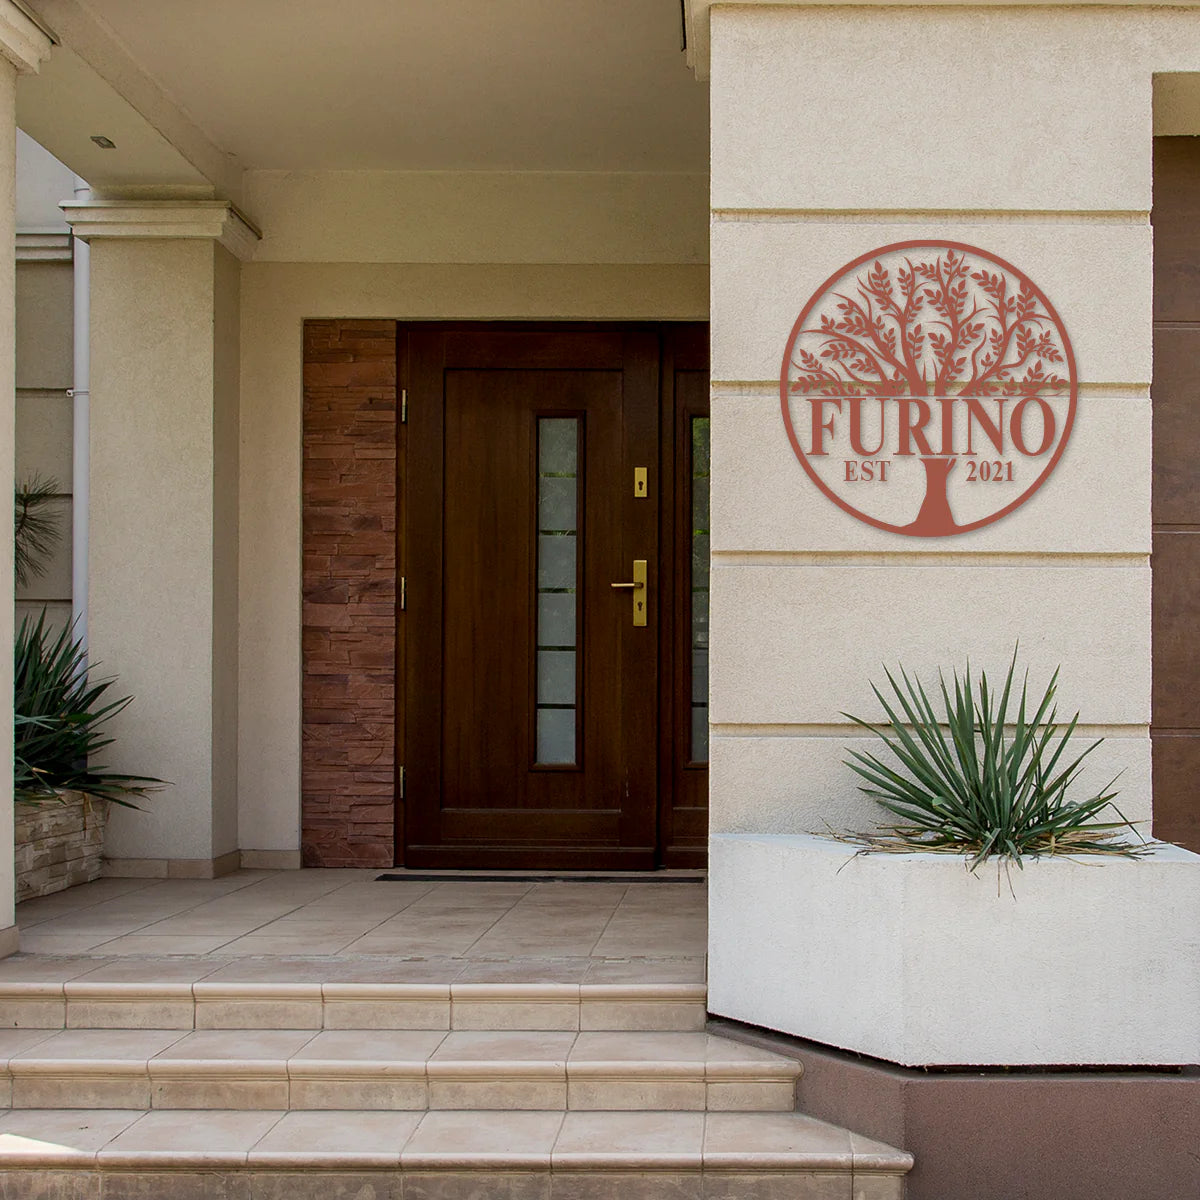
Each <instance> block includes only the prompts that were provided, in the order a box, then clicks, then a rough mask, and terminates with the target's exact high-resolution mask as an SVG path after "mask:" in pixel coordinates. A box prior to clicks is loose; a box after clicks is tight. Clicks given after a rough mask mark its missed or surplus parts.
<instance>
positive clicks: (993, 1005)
mask: <svg viewBox="0 0 1200 1200" xmlns="http://www.w3.org/2000/svg"><path fill="white" fill-rule="evenodd" d="M1010 881H1011V890H1010ZM709 910H710V928H709V957H708V998H709V1009H710V1011H712V1012H713V1013H716V1014H718V1015H720V1016H723V1017H730V1018H733V1019H735V1020H738V1021H745V1022H748V1023H750V1024H753V1025H761V1026H766V1027H767V1028H770V1029H776V1030H780V1031H782V1032H784V1033H790V1034H793V1035H795V1036H798V1037H803V1038H810V1039H812V1040H813V1041H817V1042H823V1043H825V1044H827V1045H831V1046H838V1047H841V1048H842V1049H846V1050H853V1051H857V1052H859V1053H862V1054H869V1055H871V1056H873V1057H875V1058H882V1059H887V1060H889V1061H891V1062H896V1063H901V1064H903V1065H905V1066H969V1065H1009V1066H1022V1065H1024V1066H1030V1065H1064V1066H1065V1065H1075V1064H1092V1065H1098V1064H1109V1065H1126V1066H1132V1065H1142V1064H1145V1065H1168V1064H1187V1063H1195V1062H1200V856H1197V855H1195V854H1190V853H1189V852H1188V851H1186V850H1181V849H1179V848H1178V847H1176V846H1164V847H1162V848H1160V849H1157V850H1155V851H1154V852H1153V853H1152V854H1151V855H1149V856H1148V857H1146V858H1141V859H1127V858H1111V859H1100V858H1097V857H1094V856H1093V857H1089V856H1080V857H1078V858H1042V859H1033V860H1029V861H1027V862H1026V863H1025V864H1024V869H1023V870H1022V869H1018V868H1016V867H1013V868H1011V869H1010V870H1009V872H1008V873H1007V875H1006V873H1005V871H1004V869H1003V868H1001V870H1000V872H999V876H998V875H997V868H996V865H995V863H994V862H993V863H989V864H986V865H984V866H982V867H980V869H979V871H978V872H977V873H975V874H971V873H969V872H968V871H967V870H966V869H965V867H964V863H963V860H962V859H961V858H959V857H957V856H950V855H943V854H928V853H926V854H867V855H860V856H858V857H855V850H854V847H852V846H847V845H845V844H843V843H841V842H836V841H834V840H832V839H829V838H823V837H815V836H811V835H794V836H784V835H774V836H772V835H755V834H717V835H714V836H713V837H712V839H711V844H710V854H709Z"/></svg>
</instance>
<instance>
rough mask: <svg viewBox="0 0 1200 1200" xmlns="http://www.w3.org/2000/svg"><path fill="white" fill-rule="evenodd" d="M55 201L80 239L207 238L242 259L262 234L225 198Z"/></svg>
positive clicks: (249, 255) (245, 257)
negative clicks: (58, 203)
mask: <svg viewBox="0 0 1200 1200" xmlns="http://www.w3.org/2000/svg"><path fill="white" fill-rule="evenodd" d="M59 207H60V208H61V209H62V210H63V213H64V214H65V215H66V219H67V224H68V225H70V226H71V232H72V233H74V234H75V236H76V237H77V238H79V239H81V240H82V241H85V242H90V241H92V240H94V239H95V238H211V239H212V240H213V241H215V242H219V243H220V244H221V245H222V246H224V247H225V249H226V250H228V251H229V252H230V254H232V255H234V257H235V258H239V259H242V260H243V261H245V260H246V259H248V258H250V257H251V256H252V255H253V254H254V248H255V246H257V245H258V242H259V240H260V238H261V237H262V234H261V233H259V231H258V230H257V229H255V227H254V226H253V225H251V224H250V222H249V221H248V220H247V219H246V218H245V217H243V216H242V214H241V213H240V212H238V210H237V209H236V208H234V206H233V205H232V204H230V203H229V201H227V200H85V201H82V202H76V201H68V202H67V203H65V204H62V205H60V206H59Z"/></svg>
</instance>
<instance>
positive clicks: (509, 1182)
mask: <svg viewBox="0 0 1200 1200" xmlns="http://www.w3.org/2000/svg"><path fill="white" fill-rule="evenodd" d="M911 1166H912V1159H911V1157H910V1156H909V1155H907V1154H904V1153H903V1152H901V1151H897V1150H894V1149H892V1148H891V1147H889V1146H885V1145H883V1144H882V1143H879V1142H874V1141H871V1140H869V1139H866V1138H863V1137H860V1136H859V1135H857V1134H853V1133H851V1132H849V1131H848V1130H845V1129H839V1128H838V1127H836V1126H833V1125H828V1124H825V1123H824V1122H821V1121H816V1120H813V1119H812V1118H809V1117H804V1116H801V1115H799V1114H797V1113H715V1112H710V1113H700V1112H664V1111H647V1112H638V1113H613V1112H564V1111H562V1110H549V1111H520V1112H496V1111H458V1112H445V1111H441V1112H373V1111H358V1110H351V1111H326V1112H285V1111H281V1110H261V1111H255V1112H230V1111H221V1112H216V1111H209V1112H196V1111H191V1110H187V1111H179V1110H169V1109H156V1110H153V1111H141V1110H134V1109H125V1110H115V1111H114V1110H111V1109H110V1110H87V1109H76V1110H72V1111H63V1110H49V1111H47V1110H24V1111H14V1112H12V1113H9V1114H7V1115H5V1116H3V1117H0V1195H5V1196H28V1197H36V1196H55V1197H57V1196H64V1197H65V1196H70V1197H93V1196H110V1195H111V1196H121V1197H145V1198H147V1200H148V1198H150V1197H153V1198H154V1200H229V1198H230V1197H248V1198H251V1200H328V1198H329V1197H334V1196H342V1197H351V1196H352V1197H356V1198H360V1200H368V1198H370V1200H398V1198H399V1197H401V1196H403V1200H480V1198H482V1197H486V1198H487V1200H609V1198H611V1200H651V1198H655V1200H657V1198H658V1197H663V1198H664V1200H666V1198H668V1197H669V1198H670V1200H901V1197H902V1196H903V1194H904V1177H905V1174H906V1173H907V1171H908V1170H909V1169H910V1168H911Z"/></svg>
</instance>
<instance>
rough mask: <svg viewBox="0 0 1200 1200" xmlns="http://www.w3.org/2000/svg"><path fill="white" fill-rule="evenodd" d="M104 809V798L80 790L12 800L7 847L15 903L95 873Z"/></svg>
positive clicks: (97, 872)
mask: <svg viewBox="0 0 1200 1200" xmlns="http://www.w3.org/2000/svg"><path fill="white" fill-rule="evenodd" d="M107 815H108V802H107V801H104V800H96V799H93V798H92V797H91V796H84V795H82V794H81V793H80V792H65V793H64V794H63V795H62V796H61V797H59V798H52V799H46V800H37V801H34V802H32V803H26V802H19V803H17V804H16V812H15V814H14V823H15V827H14V836H13V851H14V859H15V866H16V876H17V901H18V903H19V902H20V901H22V900H30V899H32V898H33V897H35V896H49V895H50V894H51V893H53V892H61V891H63V890H64V889H66V888H69V887H74V886H75V885H76V884H77V883H88V882H90V881H91V880H93V879H97V878H99V876H100V856H101V851H102V850H103V848H104V824H105V820H106V818H107Z"/></svg>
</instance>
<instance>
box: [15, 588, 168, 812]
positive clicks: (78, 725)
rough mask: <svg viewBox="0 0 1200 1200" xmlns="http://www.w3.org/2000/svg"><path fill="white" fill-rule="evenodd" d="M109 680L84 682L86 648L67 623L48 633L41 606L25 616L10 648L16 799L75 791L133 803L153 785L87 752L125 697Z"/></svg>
mask: <svg viewBox="0 0 1200 1200" xmlns="http://www.w3.org/2000/svg"><path fill="white" fill-rule="evenodd" d="M114 682H115V680H113V679H111V678H109V679H99V680H92V679H91V678H90V676H89V672H88V665H87V654H86V651H85V650H84V648H83V646H82V645H81V644H80V643H79V642H78V641H76V640H75V639H74V638H72V637H71V631H70V629H63V630H62V631H61V632H59V633H57V634H56V633H54V631H53V630H52V629H50V628H49V627H48V626H47V624H46V614H45V612H44V611H43V612H42V613H41V614H40V615H39V616H38V617H37V618H36V620H31V619H30V618H29V617H26V618H25V619H24V620H23V621H22V622H21V627H20V629H19V630H18V631H17V639H16V646H15V653H14V679H13V684H14V689H13V708H14V710H15V726H14V738H15V745H14V762H13V793H14V796H15V797H16V799H17V800H25V801H32V800H44V799H47V798H50V797H53V796H57V795H60V794H61V793H63V792H72V791H73V792H83V793H84V794H86V795H88V796H94V797H96V798H97V799H101V800H111V801H112V802H113V803H114V804H120V805H123V806H125V807H127V808H137V807H138V805H137V804H135V803H134V800H135V799H136V798H139V797H144V796H146V795H148V794H149V793H150V792H153V791H157V790H158V789H159V788H160V787H161V786H162V781H161V780H159V779H153V778H151V777H149V776H142V775H126V774H124V773H122V772H119V771H110V770H108V769H107V768H105V767H103V766H100V765H97V763H96V762H95V756H96V755H97V754H99V752H100V751H102V750H103V749H105V747H107V746H110V745H111V744H112V741H113V739H112V738H111V737H109V736H107V734H106V733H105V728H104V727H105V724H106V722H108V721H109V720H110V719H111V718H113V717H114V716H116V715H117V713H119V712H120V711H121V710H122V709H123V708H125V706H126V705H128V704H129V702H130V700H131V697H129V696H125V697H123V698H121V699H110V698H109V696H108V692H109V689H110V688H111V687H112V685H113V683H114Z"/></svg>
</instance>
